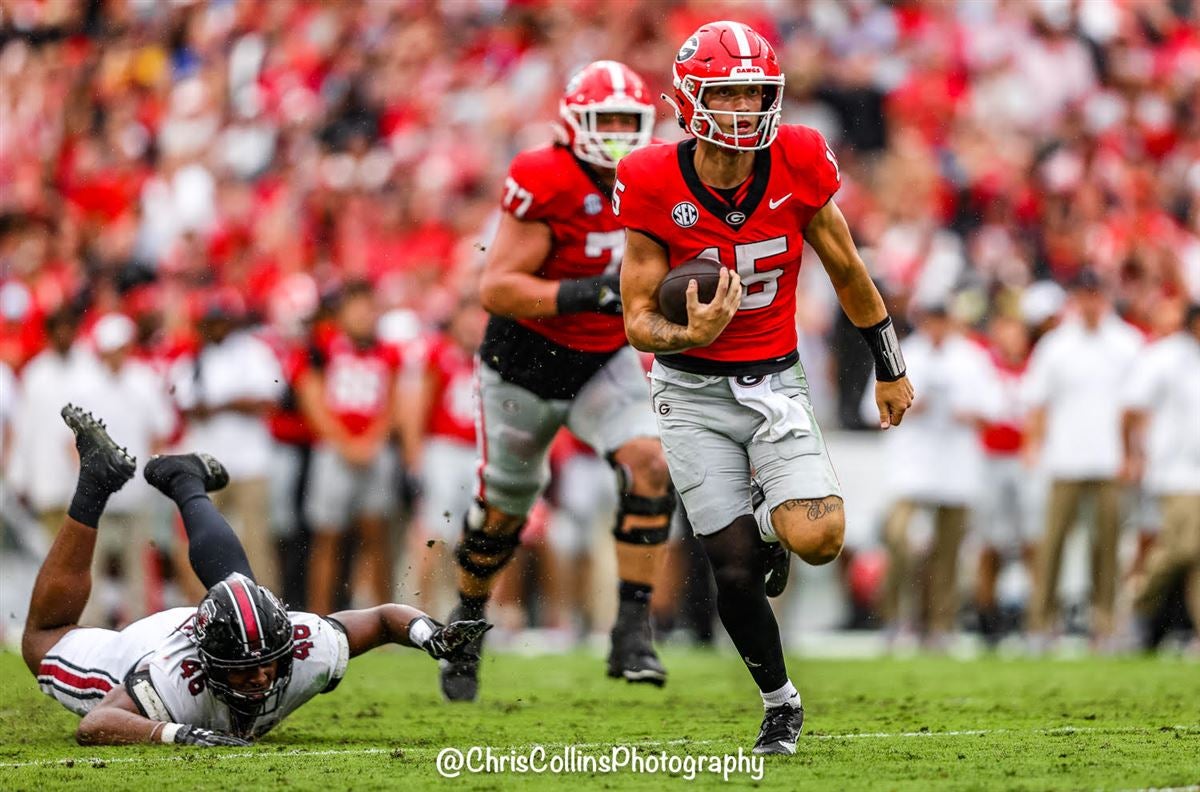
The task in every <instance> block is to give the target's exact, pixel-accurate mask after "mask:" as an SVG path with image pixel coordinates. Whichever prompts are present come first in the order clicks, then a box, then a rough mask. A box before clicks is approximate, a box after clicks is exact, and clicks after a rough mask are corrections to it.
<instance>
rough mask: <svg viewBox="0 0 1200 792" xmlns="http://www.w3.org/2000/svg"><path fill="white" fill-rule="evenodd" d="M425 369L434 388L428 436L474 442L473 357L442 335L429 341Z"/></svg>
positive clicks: (427, 428)
mask: <svg viewBox="0 0 1200 792" xmlns="http://www.w3.org/2000/svg"><path fill="white" fill-rule="evenodd" d="M425 371H426V373H427V374H433V376H434V378H435V380H436V382H437V388H436V390H435V391H434V396H433V404H432V405H430V413H429V423H428V424H427V425H426V427H425V431H426V433H427V434H428V435H429V436H430V437H446V438H450V439H451V440H459V441H462V442H464V443H474V442H475V357H474V356H473V355H471V354H470V353H469V352H467V351H465V350H464V349H463V348H462V347H460V346H459V345H458V344H456V343H454V342H453V341H451V340H450V339H449V338H447V337H445V336H435V337H434V338H432V339H431V340H430V343H429V350H428V352H427V357H426V362H425Z"/></svg>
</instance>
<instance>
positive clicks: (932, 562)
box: [883, 500, 967, 634]
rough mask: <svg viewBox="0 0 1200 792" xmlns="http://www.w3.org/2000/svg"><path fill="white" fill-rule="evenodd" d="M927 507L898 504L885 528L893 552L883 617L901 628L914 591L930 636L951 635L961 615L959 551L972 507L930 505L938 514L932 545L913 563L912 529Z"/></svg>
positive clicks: (934, 524) (935, 515)
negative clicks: (907, 601)
mask: <svg viewBox="0 0 1200 792" xmlns="http://www.w3.org/2000/svg"><path fill="white" fill-rule="evenodd" d="M922 505H923V504H919V503H917V502H915V501H910V500H902V501H899V502H898V503H896V505H895V506H893V507H892V512H891V514H890V515H889V516H888V521H887V524H886V525H885V526H884V543H885V544H886V545H887V550H888V571H887V583H886V584H885V590H884V592H885V593H884V603H883V606H884V607H883V609H884V618H885V619H886V620H887V621H888V622H889V623H891V624H893V625H898V624H899V623H900V621H901V617H902V615H903V614H902V608H903V600H904V594H905V591H906V590H908V591H914V590H915V592H916V594H917V603H918V611H919V621H920V622H921V623H922V624H923V625H924V626H925V628H926V632H928V633H930V634H937V633H946V632H949V631H950V630H951V629H953V627H954V616H955V614H956V613H957V611H958V585H957V584H958V548H959V545H961V544H962V540H963V536H964V535H965V534H966V531H967V509H966V507H965V506H947V505H939V504H927V505H928V507H929V508H931V509H932V510H933V544H932V545H931V547H930V549H929V553H928V555H927V556H926V557H925V558H924V559H914V558H912V553H911V551H910V550H909V546H908V526H909V523H911V522H912V518H913V515H914V514H916V511H917V509H919V508H921V507H922Z"/></svg>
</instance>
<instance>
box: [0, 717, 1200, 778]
mask: <svg viewBox="0 0 1200 792" xmlns="http://www.w3.org/2000/svg"><path fill="white" fill-rule="evenodd" d="M1165 728H1166V729H1170V730H1172V731H1182V732H1189V733H1191V732H1200V726H1168V727H1165ZM1163 730H1164V728H1163V727H1149V728H1143V729H1139V728H1133V727H1126V728H1115V729H1102V728H1092V727H1087V728H1083V727H1075V726H1059V727H1056V728H1053V729H964V730H960V731H915V732H851V733H848V734H810V735H806V736H804V737H801V738H800V740H801V743H802V744H803V741H804V740H862V739H897V738H913V737H978V736H984V735H991V734H1046V735H1050V736H1055V735H1063V736H1065V735H1068V734H1092V733H1108V734H1112V733H1118V734H1137V733H1143V732H1145V733H1153V732H1161V731H1163ZM719 742H725V741H724V740H685V739H678V740H648V741H646V742H640V743H630V744H629V745H630V747H634V748H646V747H650V746H660V745H663V746H668V745H713V744H714V743H719ZM614 745H620V743H610V742H606V743H525V744H522V745H508V746H505V745H496V746H492V747H493V748H494V749H495V750H497V751H515V750H521V749H528V748H533V747H535V746H541V747H543V748H547V749H553V748H566V747H568V746H570V747H573V748H582V749H585V750H594V749H596V748H611V747H612V746H614ZM445 747H447V746H441V747H438V748H431V747H428V746H396V747H394V748H330V749H327V750H323V751H305V750H300V749H297V750H292V751H238V752H236V753H234V752H230V753H213V754H210V756H211V758H213V759H292V758H306V757H310V756H375V755H377V754H392V753H399V754H429V753H435V752H438V751H441V750H443V749H444V748H445ZM449 747H456V748H459V749H460V750H465V748H464V747H463V746H457V745H456V746H449ZM467 747H470V746H467ZM201 755H202V754H201ZM196 756H197V754H193V753H188V754H183V755H180V754H172V755H168V756H124V757H122V756H117V757H103V756H86V757H67V758H65V759H37V760H34V761H32V762H0V770H19V769H21V768H23V767H52V766H55V765H58V766H66V765H67V764H68V763H71V764H72V766H75V765H84V766H87V765H93V764H105V765H109V764H143V763H144V764H152V763H155V762H184V761H195V757H196ZM1183 789H1189V790H1190V789H1195V788H1194V787H1183ZM1160 792H1167V791H1166V790H1160Z"/></svg>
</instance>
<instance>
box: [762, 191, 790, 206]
mask: <svg viewBox="0 0 1200 792" xmlns="http://www.w3.org/2000/svg"><path fill="white" fill-rule="evenodd" d="M791 197H792V194H791V193H788V194H787V195H785V196H783V197H782V198H776V199H775V200H773V201H767V205H768V206H770V207H771V208H772V209H777V208H779V205H780V204H782V203H783V202H784V201H786V200H787V199H788V198H791Z"/></svg>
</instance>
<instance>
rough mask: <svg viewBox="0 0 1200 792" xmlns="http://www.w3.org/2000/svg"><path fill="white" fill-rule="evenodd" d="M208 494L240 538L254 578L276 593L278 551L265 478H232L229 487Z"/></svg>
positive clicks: (277, 585) (268, 490) (277, 586)
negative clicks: (236, 479)
mask: <svg viewBox="0 0 1200 792" xmlns="http://www.w3.org/2000/svg"><path fill="white" fill-rule="evenodd" d="M210 497H211V498H212V502H213V504H214V505H216V507H217V509H219V510H220V512H221V514H223V515H225V519H226V520H229V524H230V525H231V526H233V530H234V532H235V533H236V534H237V536H238V539H240V540H241V542H242V548H243V549H244V550H245V551H246V559H247V560H248V561H249V562H250V568H251V569H253V570H254V579H255V581H256V582H257V583H258V584H259V585H261V586H266V587H267V588H269V589H270V590H271V591H272V592H278V591H279V551H278V549H277V547H276V543H275V537H274V535H273V534H272V533H271V519H270V511H271V494H270V485H269V483H268V481H267V479H265V478H261V479H246V480H242V481H231V482H230V483H229V486H227V487H226V488H225V489H223V490H220V491H219V492H214V493H212V494H211V495H210Z"/></svg>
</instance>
